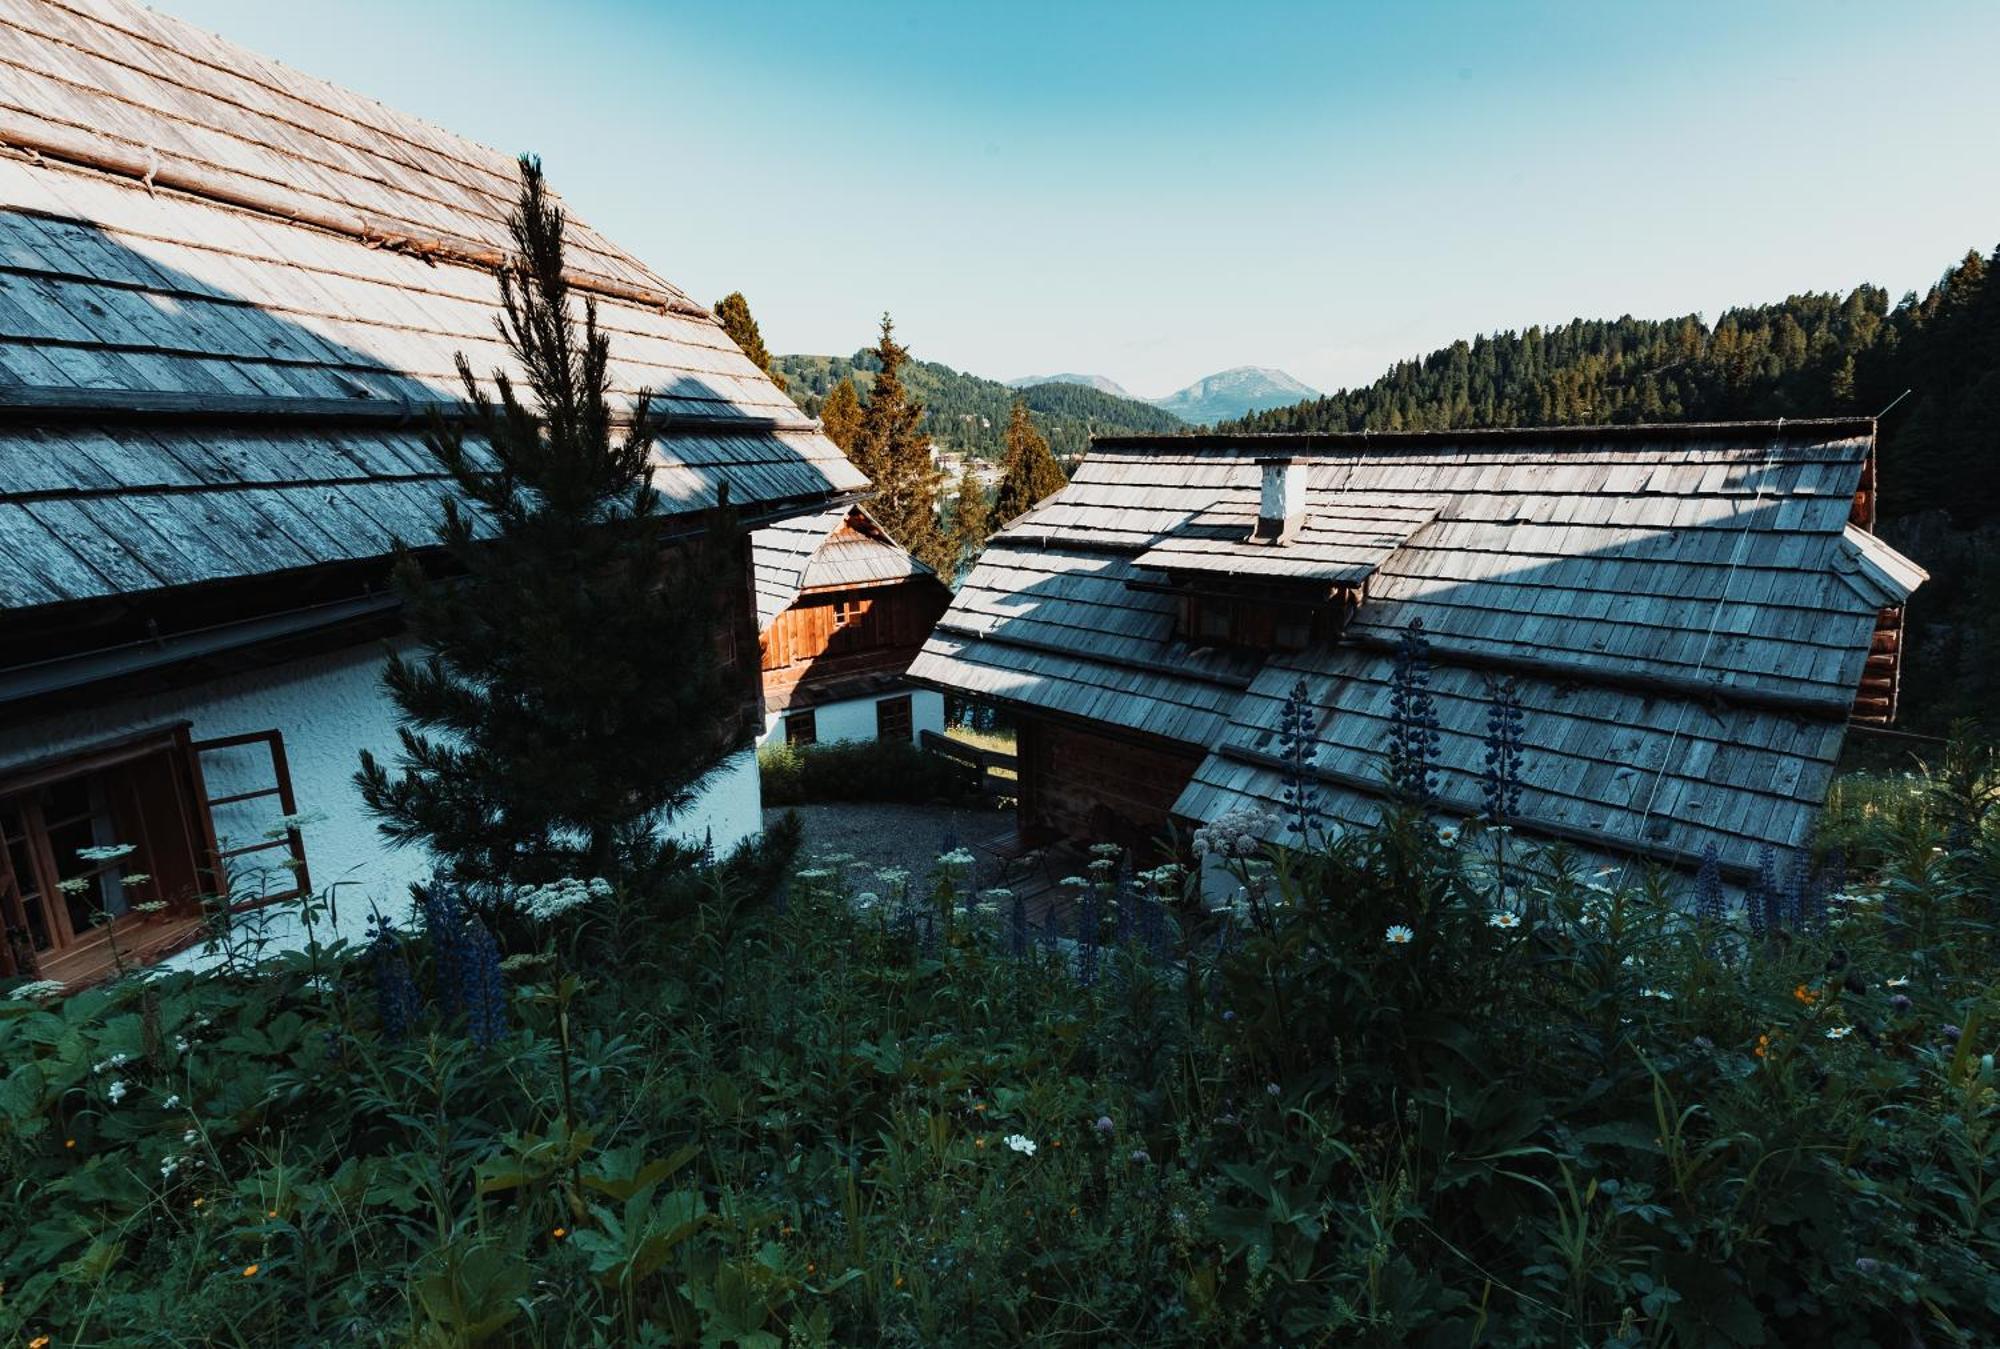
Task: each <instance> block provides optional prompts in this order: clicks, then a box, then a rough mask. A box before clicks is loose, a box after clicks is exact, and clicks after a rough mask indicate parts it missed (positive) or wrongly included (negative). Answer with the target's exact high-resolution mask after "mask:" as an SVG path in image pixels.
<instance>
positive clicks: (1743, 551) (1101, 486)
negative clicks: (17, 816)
mask: <svg viewBox="0 0 2000 1349" xmlns="http://www.w3.org/2000/svg"><path fill="white" fill-rule="evenodd" d="M1872 448H1873V426H1872V423H1869V422H1857V421H1843V422H1785V423H1756V424H1736V425H1721V426H1682V427H1618V428H1565V429H1560V430H1520V431H1505V432H1463V433H1436V434H1424V435H1405V436H1398V435H1386V436H1385V435H1372V436H1364V435H1354V436H1312V437H1300V436H1285V437H1269V436H1240V437H1201V436H1190V437H1168V438H1129V439H1128V438H1120V439H1114V440H1106V441H1099V442H1098V443H1097V444H1096V445H1095V446H1094V447H1093V449H1092V452H1091V454H1090V455H1089V456H1088V457H1087V458H1086V459H1085V460H1084V461H1083V463H1082V464H1081V465H1079V466H1078V469H1077V472H1076V474H1075V476H1074V478H1073V479H1072V481H1071V484H1070V486H1069V487H1067V488H1065V489H1064V490H1063V491H1061V492H1059V493H1058V494H1056V495H1055V496H1054V497H1052V498H1050V499H1049V500H1048V501H1046V502H1044V503H1042V504H1041V505H1040V506H1038V507H1037V508H1036V509H1035V510H1034V511H1032V512H1030V513H1029V514H1028V515H1026V516H1024V517H1023V518H1022V519H1021V520H1019V521H1017V522H1016V523H1015V524H1014V525H1012V526H1011V527H1009V528H1008V529H1007V530H1005V531H1003V532H1002V533H1001V535H1000V536H998V537H997V538H996V539H995V541H994V544H993V546H992V548H990V549H989V551H988V553H987V555H986V558H983V559H982V560H981V563H980V565H979V566H978V567H977V568H975V569H974V571H973V574H972V576H971V577H970V578H969V579H968V581H967V583H966V584H965V586H964V587H963V588H962V589H961V591H960V594H959V597H958V599H957V601H956V602H955V603H954V605H953V607H952V609H951V611H950V612H949V613H948V614H947V615H946V616H945V619H944V620H943V622H941V623H940V624H939V627H938V633H937V636H936V637H934V638H933V640H932V642H931V643H930V644H929V646H927V647H926V648H925V652H924V654H923V655H922V656H921V657H920V658H919V659H918V661H917V663H916V664H915V665H914V666H913V667H912V673H913V675H916V676H917V677H920V678H923V679H926V680H929V681H931V682H933V683H936V684H939V685H941V686H944V687H947V688H953V689H961V690H963V691H965V692H968V693H974V694H983V695H985V696H988V697H998V698H1003V699H1012V700H1014V701H1016V702H1018V703H1019V704H1020V705H1021V706H1022V707H1023V709H1024V710H1028V711H1033V710H1035V709H1037V708H1045V709H1050V710H1054V711H1057V712H1067V713H1070V714H1072V715H1076V716H1081V717H1084V718H1086V719H1088V720H1094V721H1099V722H1102V723H1104V724H1106V725H1110V726H1116V727H1120V728H1124V729H1128V730H1139V731H1146V732H1150V733H1153V734H1157V735H1164V736H1167V737H1169V738H1171V739H1175V740H1178V741H1181V742H1182V743H1184V744H1187V745H1190V746H1194V747H1197V748H1201V749H1205V750H1208V751H1209V757H1208V759H1207V760H1206V761H1205V762H1204V763H1203V764H1202V766H1201V769H1200V770H1199V771H1198V772H1197V774H1196V776H1195V779H1194V781H1193V782H1192V783H1191V784H1190V785H1189V787H1188V788H1187V790H1186V792H1185V793H1184V794H1183V796H1182V798H1181V800H1180V802H1179V803H1178V805H1177V807H1176V810H1177V813H1178V814H1181V815H1183V816H1185V817H1187V818H1190V819H1195V820H1205V819H1212V818H1215V817H1216V816H1218V815H1220V814H1221V813H1222V812H1223V811H1225V810H1228V809H1230V808H1231V807H1232V806H1243V805H1249V806H1257V807H1259V808H1262V809H1265V810H1268V811H1275V810H1276V807H1277V804H1278V802H1279V801H1280V799H1281V797H1280V793H1281V790H1282V785H1283V784H1282V773H1281V772H1280V771H1278V767H1277V765H1276V764H1275V759H1274V756H1275V755H1276V753H1277V749H1276V734H1277V727H1278V708H1279V706H1280V705H1281V703H1282V701H1283V700H1284V698H1285V697H1286V696H1287V695H1288V694H1289V693H1291V691H1292V690H1293V688H1294V686H1295V685H1296V684H1297V683H1298V682H1299V681H1300V680H1303V681H1304V682H1305V684H1306V687H1307V694H1308V701H1309V702H1310V704H1311V705H1312V707H1313V708H1314V710H1315V715H1316V717H1317V725H1318V732H1317V734H1318V737H1319V742H1320V743H1319V749H1318V753H1317V755H1316V757H1315V766H1316V769H1317V770H1318V771H1319V772H1320V774H1321V776H1322V778H1323V783H1322V785H1323V787H1324V788H1325V791H1326V794H1327V796H1328V797H1329V800H1330V803H1331V804H1332V805H1333V806H1334V808H1335V813H1336V815H1339V816H1344V817H1346V818H1348V819H1350V820H1353V821H1355V822H1361V821H1362V820H1363V819H1364V818H1367V819H1372V818H1373V815H1374V812H1375V810H1376V809H1377V808H1378V806H1379V800H1380V797H1381V794H1382V791H1383V788H1382V785H1381V784H1382V778H1381V773H1380V769H1379V767H1378V766H1377V765H1378V764H1379V762H1380V760H1381V757H1382V754H1383V751H1384V750H1385V749H1386V746H1387V732H1388V720H1387V697H1388V693H1389V682H1390V676H1391V671H1392V669H1393V653H1392V648H1393V644H1394V642H1395V640H1396V638H1397V637H1398V636H1399V635H1400V634H1401V633H1402V632H1404V631H1405V630H1406V628H1407V627H1408V625H1410V624H1411V623H1412V622H1413V621H1415V620H1421V621H1422V624H1423V628H1424V631H1425V634H1426V636H1427V638H1428V639H1429V641H1430V644H1431V648H1432V655H1433V660H1434V662H1435V664H1436V669H1437V673H1436V675H1435V676H1434V682H1433V692H1434V694H1435V696H1436V697H1437V699H1438V703H1439V715H1440V719H1441V721H1442V723H1443V727H1442V729H1443V732H1444V747H1443V751H1442V764H1441V784H1442V785H1441V794H1442V797H1443V805H1444V808H1445V809H1447V810H1449V811H1457V812H1462V813H1465V814H1472V813H1475V812H1476V811H1478V809H1479V808H1480V804H1481V797H1480V793H1479V773H1480V770H1481V768H1482V767H1483V765H1484V747H1483V743H1482V737H1483V735H1484V733H1485V723H1484V718H1485V715H1486V706H1487V692H1486V690H1487V686H1488V681H1490V680H1493V679H1497V678H1513V679H1515V680H1516V681H1517V683H1518V684H1519V687H1520V688H1521V696H1522V699H1523V703H1524V708H1525V711H1526V716H1527V721H1528V725H1527V728H1526V739H1527V743H1528V751H1527V757H1528V760H1529V764H1528V766H1527V770H1526V773H1525V778H1526V781H1525V782H1524V796H1525V800H1524V805H1523V814H1524V816H1526V817H1530V818H1528V819H1524V820H1523V821H1522V823H1523V824H1524V826H1525V827H1528V828H1530V829H1532V828H1534V827H1535V824H1536V822H1537V821H1538V822H1539V823H1540V826H1541V828H1542V831H1543V832H1544V833H1546V834H1549V835H1551V836H1556V837H1561V838H1564V839H1566V840H1569V841H1572V842H1576V843H1578V844H1579V845H1580V846H1584V847H1587V848H1591V849H1596V850H1599V851H1612V852H1616V851H1619V850H1624V851H1626V852H1628V853H1630V852H1640V853H1644V854H1646V855H1649V856H1653V857H1656V858H1658V859H1660V860H1664V861H1669V862H1674V863H1677V864H1689V860H1690V859H1698V858H1699V857H1700V855H1701V853H1702V851H1703V849H1704V848H1706V847H1708V846H1711V845H1713V846H1714V847H1715V848H1716V850H1717V852H1718V854H1719V855H1720V857H1721V858H1722V860H1723V862H1724V864H1725V866H1728V867H1731V868H1734V869H1736V870H1738V871H1742V870H1745V869H1747V868H1750V867H1754V866H1755V863H1756V853H1757V850H1758V849H1759V848H1760V847H1762V846H1764V845H1766V844H1769V845H1771V846H1774V847H1780V848H1783V847H1792V846H1796V845H1797V844H1799V843H1800V842H1802V841H1803V839H1804V838H1805V834H1806V830H1807V828H1808V827H1809V824H1810V820H1811V816H1812V812H1813V811H1814V810H1815V809H1816V808H1817V806H1818V804H1819V802H1820V800H1821V799H1822V797H1823V795H1824V792H1825V787H1826V783H1827V780H1828V778H1829V777H1830V775H1831V772H1832V764H1833V760H1834V757H1835V755H1836V753H1837V751H1838V749H1839V746H1840V743H1841V739H1842V736H1843V733H1844V729H1845V721H1846V717H1847V714H1848V712H1849V709H1850V708H1851V707H1852V705H1853V702H1854V698H1855V692H1856V688H1857V685H1858V683H1859V681H1860V679H1861V675H1862V670H1863V666H1864V664H1865V662H1866V661H1867V658H1868V654H1869V649H1870V642H1871V638H1872V635H1873V633H1874V630H1875V625H1876V622H1877V618H1878V614H1879V611H1880V610H1881V609H1882V608H1883V607H1884V606H1886V605H1893V604H1900V603H1901V602H1902V600H1903V599H1904V598H1905V597H1907V595H1908V594H1909V592H1910V591H1911V590H1912V589H1913V588H1914V587H1915V585H1916V584H1918V583H1919V582H1920V581H1921V580H1922V579H1923V573H1922V571H1921V570H1920V569H1918V568H1916V567H1915V566H1914V564H1912V563H1910V562H1908V560H1907V559H1903V558H1901V557H1900V556H1898V555H1897V554H1895V553H1894V551H1893V550H1892V549H1889V548H1888V547H1887V545H1885V544H1882V543H1881V542H1880V541H1879V540H1877V539H1875V538H1873V536H1872V535H1869V534H1867V533H1866V532H1865V530H1863V529H1861V528H1858V527H1856V526H1855V525H1853V524H1852V523H1851V519H1852V518H1853V517H1854V516H1855V515H1856V513H1857V512H1856V506H1855V502H1856V492H1857V490H1858V489H1859V488H1860V486H1861V484H1862V480H1863V473H1864V469H1866V468H1867V467H1868V464H1869V459H1870V456H1871V454H1872ZM1274 452H1282V453H1285V454H1289V455H1291V456H1293V457H1295V458H1299V459H1304V460H1305V461H1307V463H1308V464H1309V469H1308V476H1307V484H1308V486H1307V492H1308V503H1309V504H1308V511H1307V518H1308V522H1309V524H1310V521H1311V520H1312V519H1313V518H1314V517H1315V516H1321V515H1322V514H1323V513H1326V512H1333V514H1334V516H1335V518H1338V517H1339V505H1338V503H1341V502H1348V503H1351V505H1352V507H1353V509H1352V511H1351V512H1349V518H1352V519H1354V520H1356V521H1368V522H1370V523H1373V524H1374V525H1376V526H1377V527H1378V532H1377V533H1376V535H1375V536H1374V537H1373V538H1372V539H1369V540H1367V541H1366V542H1365V543H1364V542H1361V541H1360V540H1356V541H1355V543H1354V544H1348V545H1343V546H1344V547H1345V551H1338V550H1336V549H1334V548H1329V547H1326V546H1324V545H1317V544H1313V545H1309V547H1308V548H1307V549H1306V550H1305V553H1306V554H1307V555H1305V556H1302V557H1301V559H1300V562H1299V568H1300V570H1299V571H1298V572H1294V573H1292V574H1295V575H1305V576H1308V577H1310V578H1311V579H1314V580H1327V581H1331V582H1334V583H1338V584H1350V585H1359V586H1360V587H1361V591H1360V593H1361V598H1362V603H1361V605H1360V608H1359V609H1358V610H1357V611H1356V613H1355V614H1354V616H1353V618H1352V620H1351V621H1350V622H1349V624H1348V627H1347V630H1346V633H1345V634H1344V636H1343V638H1342V640H1341V642H1340V643H1338V644H1336V645H1334V646H1331V647H1322V648H1320V649H1316V650H1312V651H1307V652H1303V653H1297V654H1292V655H1285V654H1274V655H1270V656H1268V657H1266V656H1263V655H1259V654H1256V653H1245V652H1235V653H1224V652H1220V651H1217V650H1214V649H1206V648H1196V649H1193V650H1189V649H1187V647H1186V644H1185V643H1184V642H1182V641H1180V640H1179V639H1177V638H1176V637H1175V636H1174V615H1173V612H1172V608H1171V606H1172V605H1173V604H1174V602H1175V601H1174V600H1173V598H1172V597H1171V596H1169V595H1165V594H1161V593H1158V591H1157V590H1150V591H1149V590H1144V589H1141V590H1131V589H1126V588H1125V587H1124V584H1123V582H1124V581H1126V580H1129V579H1131V578H1132V576H1133V575H1134V568H1135V567H1137V568H1147V569H1155V568H1165V569H1169V570H1179V571H1185V570H1189V569H1191V564H1190V563H1189V561H1188V557H1189V555H1190V554H1191V553H1193V554H1197V555H1199V560H1198V561H1197V562H1195V563H1193V564H1192V565H1193V566H1204V567H1207V568H1208V569H1210V570H1212V571H1216V572H1221V573H1223V574H1227V575H1229V576H1231V577H1233V578H1235V580H1236V581H1237V582H1238V583H1239V584H1241V583H1250V584H1255V583H1256V582H1257V581H1258V579H1259V578H1268V577H1272V576H1283V575H1285V574H1286V573H1284V572H1282V571H1280V570H1276V569H1274V566H1273V564H1272V562H1271V561H1270V559H1272V558H1276V557H1282V556H1283V555H1285V554H1286V553H1287V550H1288V548H1289V547H1291V546H1292V545H1290V544H1287V545H1278V546H1272V545H1267V544H1255V545H1244V546H1243V547H1242V548H1241V549H1240V550H1239V549H1238V547H1237V546H1236V545H1234V544H1227V543H1224V544H1223V546H1220V547H1214V548H1203V547H1201V544H1202V543H1204V542H1221V539H1220V538H1219V537H1217V536H1220V535H1222V534H1223V533H1224V526H1225V525H1226V528H1227V530H1228V531H1234V530H1236V528H1237V527H1238V525H1239V524H1243V525H1247V523H1248V520H1249V518H1250V516H1251V515H1253V514H1254V512H1255V501H1256V496H1255V493H1256V489H1257V486H1258V482H1259V477H1260V470H1259V468H1258V466H1257V462H1256V461H1257V459H1258V458H1260V457H1268V456H1270V455H1272V454H1273V453H1274ZM1392 510H1393V514H1391V513H1390V512H1391V511H1392ZM1371 512H1372V513H1373V516H1372V518H1371V514H1370V513H1371ZM1398 531H1400V537H1398V533H1397V532H1398ZM1300 541H1305V536H1304V535H1301V540H1300ZM1239 553H1240V554H1241V555H1240V556H1239ZM1342 568H1344V570H1343V569H1342ZM1075 576H1083V577H1089V578H1091V579H1092V580H1093V581H1094V582H1095V584H1088V585H1086V584H1078V583H1077V582H1076V581H1075V580H1073V579H1071V578H1072V577H1075ZM1021 638H1027V639H1031V640H1028V641H1024V640H1020V639H1021ZM1064 662H1066V664H1062V663H1064ZM1246 667H1247V668H1246ZM1140 672H1144V677H1143V678H1142V677H1141V675H1140ZM1114 686H1115V687H1116V688H1118V689H1119V690H1120V692H1121V695H1122V697H1123V699H1124V701H1122V702H1121V701H1117V700H1113V699H1107V698H1106V697H1104V696H1103V695H1102V691H1103V690H1104V689H1106V688H1109V687H1114ZM1193 708H1199V711H1191V710H1190V709H1193Z"/></svg>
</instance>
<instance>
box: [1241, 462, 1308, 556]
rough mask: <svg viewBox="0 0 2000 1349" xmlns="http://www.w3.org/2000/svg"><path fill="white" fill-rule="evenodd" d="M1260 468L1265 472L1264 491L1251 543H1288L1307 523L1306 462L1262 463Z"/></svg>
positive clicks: (1258, 505)
mask: <svg viewBox="0 0 2000 1349" xmlns="http://www.w3.org/2000/svg"><path fill="white" fill-rule="evenodd" d="M1257 467H1258V468H1261V469H1262V470H1264V491H1263V496H1262V498H1261V499H1260V500H1259V501H1258V504H1257V528H1256V529H1255V530H1254V531H1253V532H1252V533H1251V535H1250V541H1251V542H1253V543H1271V544H1282V543H1287V542H1289V541H1290V540H1291V538H1292V536H1293V535H1294V534H1296V533H1298V532H1299V526H1300V525H1302V524H1304V523H1305V518H1306V461H1305V460H1303V459H1291V458H1286V459H1259V460H1258V461H1257Z"/></svg>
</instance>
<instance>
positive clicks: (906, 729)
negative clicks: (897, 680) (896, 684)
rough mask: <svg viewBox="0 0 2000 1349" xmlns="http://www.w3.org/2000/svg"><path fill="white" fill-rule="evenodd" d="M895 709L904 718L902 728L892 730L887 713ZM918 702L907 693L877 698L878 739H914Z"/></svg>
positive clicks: (876, 736)
mask: <svg viewBox="0 0 2000 1349" xmlns="http://www.w3.org/2000/svg"><path fill="white" fill-rule="evenodd" d="M891 710H894V711H895V712H897V713H899V714H900V715H901V718H902V723H903V725H902V729H901V730H900V731H895V732H892V730H891V728H890V726H889V722H888V718H887V716H885V713H888V712H890V711H891ZM916 710H917V709H916V702H915V699H914V698H913V697H912V696H911V695H910V694H907V693H896V694H891V695H890V696H889V697H887V698H877V699H876V700H875V738H876V739H877V740H890V739H896V740H914V739H915V738H916V734H917V731H916V726H917V718H916Z"/></svg>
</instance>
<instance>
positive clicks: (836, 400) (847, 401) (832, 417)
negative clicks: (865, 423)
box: [819, 378, 861, 454]
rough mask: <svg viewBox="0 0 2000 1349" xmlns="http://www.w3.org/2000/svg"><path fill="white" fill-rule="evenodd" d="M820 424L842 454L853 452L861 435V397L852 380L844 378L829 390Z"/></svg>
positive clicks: (821, 408) (821, 407)
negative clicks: (857, 438) (856, 438)
mask: <svg viewBox="0 0 2000 1349" xmlns="http://www.w3.org/2000/svg"><path fill="white" fill-rule="evenodd" d="M819 424H820V428H821V429H822V430H824V431H825V432H826V438H827V439H828V440H830V441H832V442H833V443H834V444H836V445H838V446H840V448H841V450H842V452H844V453H850V454H851V453H852V452H853V450H854V440H855V437H856V436H858V435H860V434H861V395H860V394H858V393H856V392H855V391H854V381H853V380H852V379H846V378H843V379H842V380H841V381H840V383H838V384H836V385H834V386H833V387H832V388H831V389H828V390H827V392H826V401H825V402H823V403H821V404H820V408H819Z"/></svg>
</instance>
